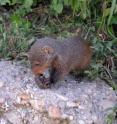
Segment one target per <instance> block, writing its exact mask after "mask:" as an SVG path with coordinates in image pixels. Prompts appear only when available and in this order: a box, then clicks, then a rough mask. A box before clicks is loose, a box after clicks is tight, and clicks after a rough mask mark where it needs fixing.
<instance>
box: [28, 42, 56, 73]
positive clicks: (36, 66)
mask: <svg viewBox="0 0 117 124" xmlns="http://www.w3.org/2000/svg"><path fill="white" fill-rule="evenodd" d="M53 53H54V49H53V48H52V47H51V46H48V45H44V46H41V45H39V46H38V44H37V45H36V44H34V45H33V46H32V47H31V49H30V50H29V60H30V63H31V69H32V71H33V72H34V74H35V75H42V74H43V73H44V72H46V70H47V69H48V68H49V66H50V65H51V61H52V56H53Z"/></svg>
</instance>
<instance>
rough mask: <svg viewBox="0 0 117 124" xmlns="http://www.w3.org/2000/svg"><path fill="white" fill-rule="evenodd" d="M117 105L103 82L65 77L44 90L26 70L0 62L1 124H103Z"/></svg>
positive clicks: (109, 88) (115, 98) (114, 96)
mask: <svg viewBox="0 0 117 124" xmlns="http://www.w3.org/2000/svg"><path fill="white" fill-rule="evenodd" d="M116 103H117V96H116V94H115V92H114V91H113V89H112V88H111V87H109V86H108V85H106V84H105V82H103V81H102V80H99V79H97V80H95V81H92V82H89V81H86V80H84V81H82V82H80V83H78V81H76V80H75V79H73V78H71V77H70V76H68V77H66V81H61V82H58V83H56V84H55V85H53V86H52V87H51V89H45V90H44V89H40V88H39V87H38V86H37V84H36V83H35V81H34V75H33V74H32V73H31V70H30V69H29V68H26V67H25V66H23V65H20V64H18V63H14V62H11V61H0V124H106V123H105V119H106V117H107V115H108V114H109V113H110V110H108V109H109V108H111V107H113V106H114V105H115V104H116Z"/></svg>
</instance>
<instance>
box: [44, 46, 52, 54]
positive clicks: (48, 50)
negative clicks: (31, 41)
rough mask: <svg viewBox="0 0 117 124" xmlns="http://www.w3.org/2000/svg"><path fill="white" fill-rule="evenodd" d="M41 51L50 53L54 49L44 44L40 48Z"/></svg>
mask: <svg viewBox="0 0 117 124" xmlns="http://www.w3.org/2000/svg"><path fill="white" fill-rule="evenodd" d="M42 51H43V52H45V53H47V54H51V53H53V52H54V49H53V48H52V47H50V46H44V47H43V48H42Z"/></svg>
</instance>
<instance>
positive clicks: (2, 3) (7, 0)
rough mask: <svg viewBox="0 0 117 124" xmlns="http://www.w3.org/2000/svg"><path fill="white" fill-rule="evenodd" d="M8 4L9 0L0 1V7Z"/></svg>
mask: <svg viewBox="0 0 117 124" xmlns="http://www.w3.org/2000/svg"><path fill="white" fill-rule="evenodd" d="M7 3H8V4H10V3H11V2H10V0H0V5H6V4H7Z"/></svg>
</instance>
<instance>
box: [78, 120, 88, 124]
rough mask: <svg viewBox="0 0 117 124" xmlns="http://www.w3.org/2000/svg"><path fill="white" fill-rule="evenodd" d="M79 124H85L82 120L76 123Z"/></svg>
mask: <svg viewBox="0 0 117 124" xmlns="http://www.w3.org/2000/svg"><path fill="white" fill-rule="evenodd" d="M78 123H79V124H86V123H85V122H84V121H83V120H79V121H78Z"/></svg>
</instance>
